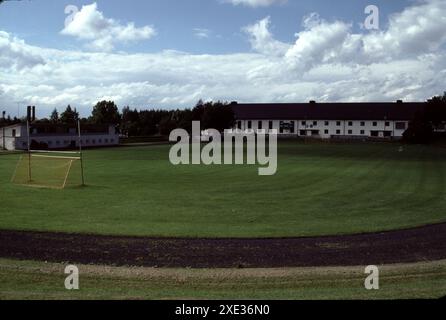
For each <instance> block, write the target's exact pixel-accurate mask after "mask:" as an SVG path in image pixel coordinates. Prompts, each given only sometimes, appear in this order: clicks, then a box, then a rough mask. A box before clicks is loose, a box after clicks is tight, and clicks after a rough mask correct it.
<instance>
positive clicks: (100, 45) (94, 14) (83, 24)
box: [61, 3, 156, 51]
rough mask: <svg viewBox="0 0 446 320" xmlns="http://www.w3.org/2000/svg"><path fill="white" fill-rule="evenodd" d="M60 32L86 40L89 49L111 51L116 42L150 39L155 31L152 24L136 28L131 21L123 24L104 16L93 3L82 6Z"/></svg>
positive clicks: (124, 42)
mask: <svg viewBox="0 0 446 320" xmlns="http://www.w3.org/2000/svg"><path fill="white" fill-rule="evenodd" d="M61 34H63V35H67V36H73V37H76V38H77V39H80V40H84V41H88V47H89V48H91V49H94V50H99V51H111V50H113V49H114V48H115V46H116V45H117V44H122V43H123V44H126V43H129V42H136V41H139V40H147V39H150V38H152V37H153V36H154V35H155V34H156V31H155V29H154V28H153V27H152V26H144V27H141V28H138V27H135V24H134V23H132V22H130V23H127V24H126V25H123V24H121V23H119V22H118V21H115V20H113V19H109V18H106V17H104V14H103V13H102V12H101V11H98V8H97V4H96V3H93V4H90V5H85V6H83V7H82V9H81V10H80V11H79V12H77V13H76V14H75V15H74V17H73V21H72V22H71V23H69V24H68V25H67V26H65V28H64V29H63V30H62V31H61Z"/></svg>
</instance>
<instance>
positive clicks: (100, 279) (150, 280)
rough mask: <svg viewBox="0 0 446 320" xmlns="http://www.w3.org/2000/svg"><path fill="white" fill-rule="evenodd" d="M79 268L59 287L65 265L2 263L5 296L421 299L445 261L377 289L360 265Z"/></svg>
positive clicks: (394, 272) (388, 270)
mask: <svg viewBox="0 0 446 320" xmlns="http://www.w3.org/2000/svg"><path fill="white" fill-rule="evenodd" d="M78 267H79V287H80V288H79V289H80V290H78V291H68V290H66V289H65V287H64V279H65V277H66V275H65V274H64V268H65V266H64V265H62V264H52V263H43V262H32V261H14V260H5V259H0V283H1V290H0V300H4V299H169V300H171V299H395V298H399V299H414V298H418V299H426V298H439V297H442V296H444V294H445V292H446V261H445V260H442V261H436V262H422V263H414V264H397V265H389V266H381V267H380V281H379V286H380V288H379V290H366V289H365V288H364V280H365V277H366V275H365V274H364V268H363V267H324V268H284V269H207V270H206V269H200V270H194V269H153V268H126V267H104V266H85V265H80V266H78Z"/></svg>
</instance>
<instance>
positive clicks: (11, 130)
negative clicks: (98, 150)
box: [0, 123, 119, 151]
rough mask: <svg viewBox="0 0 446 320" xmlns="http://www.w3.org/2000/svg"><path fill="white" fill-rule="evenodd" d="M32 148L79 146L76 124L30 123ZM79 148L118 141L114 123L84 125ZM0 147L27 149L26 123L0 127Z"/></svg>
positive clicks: (116, 142) (70, 147) (109, 144)
mask: <svg viewBox="0 0 446 320" xmlns="http://www.w3.org/2000/svg"><path fill="white" fill-rule="evenodd" d="M29 140H30V142H31V148H32V149H56V150H57V149H74V148H79V135H78V132H77V128H76V126H75V125H73V126H69V125H55V124H46V123H38V124H32V125H31V126H30V136H29ZM81 144H82V147H86V148H88V147H106V146H115V145H118V144H119V134H118V133H117V131H116V126H115V125H94V126H93V125H86V126H82V128H81ZM0 149H4V150H11V151H12V150H26V149H28V134H27V129H26V124H24V123H19V124H15V125H11V126H7V127H3V128H0Z"/></svg>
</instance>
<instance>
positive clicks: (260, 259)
mask: <svg viewBox="0 0 446 320" xmlns="http://www.w3.org/2000/svg"><path fill="white" fill-rule="evenodd" d="M0 257H2V258H16V259H29V260H39V261H50V262H70V263H82V264H105V265H121V266H122V265H132V266H147V267H192V268H233V267H236V268H237V267H299V266H341V265H342V266H348V265H370V264H377V265H378V264H389V263H398V262H416V261H424V260H439V259H444V258H446V223H442V224H435V225H430V226H425V227H419V228H414V229H406V230H398V231H390V232H382V233H368V234H358V235H345V236H327V237H305V238H281V239H187V238H149V237H119V236H98V235H83V234H64V233H50V232H27V231H7V230H0Z"/></svg>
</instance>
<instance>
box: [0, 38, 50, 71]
mask: <svg viewBox="0 0 446 320" xmlns="http://www.w3.org/2000/svg"><path fill="white" fill-rule="evenodd" d="M44 63H45V60H44V59H43V58H42V57H41V56H40V55H39V54H38V53H37V52H36V50H33V48H32V47H30V46H28V45H26V44H25V42H24V41H23V40H20V39H18V38H16V37H12V36H11V35H10V34H8V33H6V32H3V31H1V30H0V68H8V69H9V68H13V69H15V70H18V71H20V70H23V69H25V68H32V67H34V66H36V65H39V64H44Z"/></svg>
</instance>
